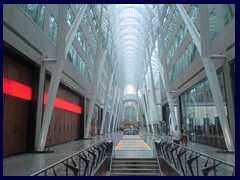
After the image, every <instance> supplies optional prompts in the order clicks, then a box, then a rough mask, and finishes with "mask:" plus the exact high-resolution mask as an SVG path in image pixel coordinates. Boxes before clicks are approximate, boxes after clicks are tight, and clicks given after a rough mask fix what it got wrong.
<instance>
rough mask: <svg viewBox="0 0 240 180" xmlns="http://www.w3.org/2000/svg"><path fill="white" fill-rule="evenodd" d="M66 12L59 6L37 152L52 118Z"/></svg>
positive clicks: (63, 59)
mask: <svg viewBox="0 0 240 180" xmlns="http://www.w3.org/2000/svg"><path fill="white" fill-rule="evenodd" d="M66 10H67V5H59V18H58V22H59V23H58V35H57V37H58V38H57V39H58V40H57V52H56V53H57V58H56V59H57V63H56V66H55V67H54V69H53V72H52V76H51V80H50V86H49V91H48V98H47V104H46V107H45V111H44V115H43V122H42V129H41V132H40V136H39V144H38V149H37V151H43V150H44V147H45V143H46V138H47V133H48V129H49V125H50V121H51V117H52V112H53V105H54V101H55V98H56V95H57V90H58V86H59V83H60V79H61V75H62V71H63V67H64V63H65V38H64V37H65V31H66Z"/></svg>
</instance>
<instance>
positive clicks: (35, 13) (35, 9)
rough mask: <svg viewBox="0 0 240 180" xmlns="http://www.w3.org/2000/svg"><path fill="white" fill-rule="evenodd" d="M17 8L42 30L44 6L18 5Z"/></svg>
mask: <svg viewBox="0 0 240 180" xmlns="http://www.w3.org/2000/svg"><path fill="white" fill-rule="evenodd" d="M18 6H19V7H20V8H21V9H22V10H23V11H24V12H25V13H26V14H27V15H28V17H30V19H31V20H33V22H34V23H36V24H37V26H38V27H39V28H40V29H41V30H43V27H44V18H45V9H46V6H45V5H44V4H18Z"/></svg>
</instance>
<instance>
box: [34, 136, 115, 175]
mask: <svg viewBox="0 0 240 180" xmlns="http://www.w3.org/2000/svg"><path fill="white" fill-rule="evenodd" d="M112 149H113V139H105V140H103V141H100V142H98V143H96V144H94V145H92V146H90V147H88V148H85V149H83V150H81V151H79V152H77V153H75V154H73V155H71V156H69V157H67V158H64V159H62V160H60V161H58V162H56V163H54V164H52V165H50V166H48V167H46V168H44V169H42V170H40V171H38V172H36V173H34V174H32V175H31V176H92V175H94V174H95V173H96V172H97V170H98V169H99V168H100V167H101V165H102V164H103V162H104V161H105V159H106V158H107V157H111V156H112Z"/></svg>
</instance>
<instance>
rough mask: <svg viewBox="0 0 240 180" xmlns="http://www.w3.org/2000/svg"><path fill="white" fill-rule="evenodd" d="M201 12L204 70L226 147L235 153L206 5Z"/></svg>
mask: <svg viewBox="0 0 240 180" xmlns="http://www.w3.org/2000/svg"><path fill="white" fill-rule="evenodd" d="M199 12H200V25H201V26H200V27H201V31H200V33H201V47H202V61H203V65H204V69H205V71H206V74H207V78H208V81H209V86H210V89H211V92H212V96H213V99H214V102H215V105H216V109H217V112H218V116H219V119H220V123H221V127H222V131H223V134H224V138H225V142H226V146H227V148H228V151H234V145H233V141H232V136H231V132H230V129H229V124H228V119H227V116H226V113H225V108H224V103H223V97H222V94H221V90H220V86H219V82H218V77H217V72H216V68H215V66H214V62H213V60H211V51H210V40H209V37H210V36H209V25H208V9H207V5H206V4H201V5H199Z"/></svg>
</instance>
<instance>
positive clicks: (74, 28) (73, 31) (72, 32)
mask: <svg viewBox="0 0 240 180" xmlns="http://www.w3.org/2000/svg"><path fill="white" fill-rule="evenodd" d="M87 6H88V5H87V4H83V6H82V8H81V10H80V11H79V12H78V14H77V16H76V18H75V21H74V23H73V24H72V26H71V27H70V29H69V31H68V33H67V37H66V48H65V55H66V56H67V54H68V51H69V49H70V46H71V45H72V42H73V39H74V37H75V35H76V32H77V30H78V27H79V25H80V23H81V21H82V18H83V15H84V13H85V11H86V9H87ZM64 22H65V21H64ZM65 59H66V58H65Z"/></svg>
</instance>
